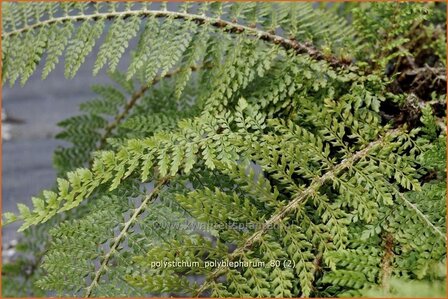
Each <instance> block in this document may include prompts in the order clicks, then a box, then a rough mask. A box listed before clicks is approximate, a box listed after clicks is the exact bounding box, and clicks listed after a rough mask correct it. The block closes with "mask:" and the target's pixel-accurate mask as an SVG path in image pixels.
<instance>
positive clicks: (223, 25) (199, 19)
mask: <svg viewBox="0 0 448 299" xmlns="http://www.w3.org/2000/svg"><path fill="white" fill-rule="evenodd" d="M130 16H141V17H147V16H155V17H158V18H163V17H170V18H174V19H182V20H189V21H193V22H196V23H197V24H199V25H204V24H207V25H211V26H213V27H216V28H219V29H222V30H224V31H226V32H229V33H236V34H247V35H250V36H254V37H256V38H259V39H261V40H264V41H266V42H269V43H273V44H277V45H280V46H282V47H283V48H285V49H288V50H289V49H293V50H295V51H296V52H297V53H299V54H308V55H310V56H311V57H313V58H314V59H316V60H325V61H327V62H328V63H329V64H330V65H332V66H335V67H342V66H346V65H349V64H350V63H351V62H348V61H345V60H341V59H338V58H336V57H334V56H331V55H324V54H323V53H322V52H320V51H319V50H317V49H316V48H315V47H313V46H309V45H306V44H304V43H300V42H298V41H296V40H293V39H289V38H285V37H283V36H280V35H276V34H274V33H270V32H267V31H263V30H260V29H257V28H255V27H249V26H245V25H241V24H238V23H235V22H230V21H225V20H222V19H219V18H212V17H207V16H205V15H197V14H190V13H185V12H177V11H158V10H146V9H143V10H126V11H120V12H101V13H100V12H98V13H94V14H80V15H73V16H68V15H67V16H63V17H56V18H49V19H47V20H44V21H39V22H36V23H34V24H32V25H28V26H24V27H22V28H20V29H16V30H12V31H9V32H5V33H3V34H2V38H8V37H10V36H13V35H17V34H20V33H23V32H27V31H29V30H33V29H36V28H40V27H43V26H46V25H50V24H55V23H63V22H69V21H87V20H98V19H115V18H120V17H121V18H127V17H130Z"/></svg>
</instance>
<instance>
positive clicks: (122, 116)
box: [97, 66, 201, 150]
mask: <svg viewBox="0 0 448 299" xmlns="http://www.w3.org/2000/svg"><path fill="white" fill-rule="evenodd" d="M200 68H201V67H199V66H191V67H190V69H191V70H192V71H193V72H195V71H197V70H198V69H200ZM181 70H182V68H178V69H176V70H175V71H172V72H170V73H167V74H166V75H165V76H163V77H157V78H155V79H154V80H152V81H151V82H150V83H148V84H143V85H142V86H141V87H140V89H139V90H137V91H136V92H134V93H133V94H132V95H131V97H130V99H129V101H128V102H127V103H126V105H125V106H124V110H123V111H122V112H121V113H120V114H118V115H117V116H116V117H115V119H114V121H113V122H111V123H109V124H108V125H107V126H106V128H105V129H104V133H103V135H102V136H101V139H100V142H99V145H98V148H97V150H101V149H103V148H104V146H105V145H106V141H107V138H109V136H110V135H111V133H112V131H113V130H114V129H115V128H116V127H118V126H119V125H120V123H121V122H122V121H123V120H124V119H125V118H126V116H127V115H128V114H129V112H130V111H131V110H132V108H133V107H134V106H135V104H137V102H138V101H139V100H140V99H141V98H142V97H143V96H144V94H145V92H146V91H147V90H148V89H149V88H150V87H151V86H153V85H155V84H157V83H159V82H160V81H161V80H162V79H165V78H170V77H173V76H175V75H176V74H178V73H179V72H180V71H181Z"/></svg>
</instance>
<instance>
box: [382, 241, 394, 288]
mask: <svg viewBox="0 0 448 299" xmlns="http://www.w3.org/2000/svg"><path fill="white" fill-rule="evenodd" d="M383 242H384V254H383V257H382V259H381V274H380V276H381V277H380V283H381V287H382V288H383V290H384V292H386V293H388V292H389V279H390V276H391V274H392V260H393V258H394V252H393V248H394V238H393V236H392V234H391V233H385V234H384V235H383Z"/></svg>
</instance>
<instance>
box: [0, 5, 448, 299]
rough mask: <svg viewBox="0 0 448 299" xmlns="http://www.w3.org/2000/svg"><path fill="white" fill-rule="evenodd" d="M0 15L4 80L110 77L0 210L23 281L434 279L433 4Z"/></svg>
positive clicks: (69, 291)
mask: <svg viewBox="0 0 448 299" xmlns="http://www.w3.org/2000/svg"><path fill="white" fill-rule="evenodd" d="M2 8H3V9H2V21H3V24H2V25H3V32H2V75H3V76H2V80H3V82H4V83H8V82H9V83H10V84H11V85H14V84H15V83H16V82H17V81H20V83H21V84H25V83H26V81H27V80H28V79H29V78H30V76H32V75H33V74H34V73H35V72H36V71H37V70H38V69H40V70H42V77H43V78H45V77H47V76H48V74H49V73H50V72H51V71H52V70H53V69H54V68H55V66H56V64H57V63H58V62H59V60H60V59H61V57H63V59H64V64H65V75H66V76H67V77H68V78H72V77H74V76H75V75H76V73H77V71H78V69H79V67H80V66H81V65H82V64H83V63H84V60H85V58H86V56H87V55H89V53H90V52H92V51H93V49H95V48H98V50H97V51H96V52H95V55H96V57H97V58H96V61H95V63H94V65H93V74H97V73H98V72H100V71H101V70H102V69H103V68H107V69H108V72H109V75H110V77H111V79H112V80H113V81H114V83H113V84H111V85H108V86H94V87H93V90H94V92H95V93H96V94H97V95H98V96H97V98H95V99H92V100H91V101H88V102H85V103H84V104H82V105H81V107H80V108H81V111H82V112H83V114H82V115H80V116H76V117H72V118H70V119H67V120H65V121H63V122H61V123H60V126H61V128H62V131H61V133H59V134H58V135H57V136H56V137H57V138H60V139H64V140H66V141H69V142H71V143H72V145H71V146H69V147H66V148H59V149H57V151H56V152H55V156H54V162H55V167H56V169H57V170H58V173H59V178H58V179H57V182H56V183H55V186H54V188H53V189H51V190H45V191H43V192H42V193H41V194H39V195H37V196H36V197H33V198H32V205H33V206H32V207H31V208H30V207H28V206H26V205H24V204H19V205H18V209H19V213H17V214H14V213H11V212H6V213H4V218H5V221H4V223H10V222H13V221H21V222H22V223H23V224H22V226H21V228H20V231H24V233H25V236H26V238H27V239H28V241H29V240H31V238H32V237H33V235H34V234H37V233H38V234H39V236H41V238H40V239H39V240H38V241H35V242H41V243H42V242H43V245H42V246H40V247H39V248H37V249H34V251H33V253H34V254H35V255H36V258H35V259H33V261H31V263H33V265H34V266H35V267H34V268H35V269H38V271H35V272H33V273H32V275H31V277H27V279H31V280H32V285H33V286H34V287H36V288H38V289H42V290H44V291H48V292H52V293H51V294H57V295H59V296H76V297H79V296H85V297H122V296H123V297H144V296H213V297H336V296H362V295H367V296H368V295H373V296H376V294H387V296H392V295H400V293H399V292H400V287H399V286H401V285H403V286H406V285H414V284H415V285H425V286H427V288H429V289H430V288H431V286H437V287H441V286H442V285H443V283H441V282H440V281H442V280H443V279H444V278H445V277H446V273H445V271H444V269H445V267H444V261H445V256H446V224H445V215H446V205H445V202H446V201H445V193H446V187H445V180H446V171H445V166H444V165H445V163H446V161H445V149H446V137H445V130H444V128H445V124H444V123H445V120H444V116H445V115H444V110H443V109H441V107H444V102H445V101H444V97H445V94H446V88H445V85H443V84H441V83H440V82H441V80H442V81H443V80H445V79H444V78H445V75H443V76H440V73H443V74H444V73H445V65H446V62H445V56H444V55H445V52H446V49H444V47H445V33H444V32H443V30H442V31H440V30H439V29H440V24H441V23H444V22H445V21H446V15H445V13H444V11H445V8H444V7H443V6H441V5H440V4H434V3H372V4H365V3H363V4H333V5H332V6H331V7H329V6H328V5H321V6H319V7H316V6H315V5H313V4H310V3H300V2H291V3H263V2H237V3H225V2H218V3H208V2H202V3H192V2H185V3H181V4H179V5H176V6H174V5H168V4H167V3H156V4H149V3H144V2H142V3H130V2H127V3H115V2H113V3H102V2H95V3H82V2H77V3H69V2H62V3H57V2H48V3H46V2H45V3H44V2H36V3H15V2H14V3H2ZM436 28H439V29H436ZM437 30H439V31H437ZM416 32H418V33H420V34H421V37H420V39H421V40H423V41H424V40H428V39H431V40H432V43H430V44H429V43H423V44H422V43H420V44H415V43H414V42H413V39H412V37H413V36H414V35H415V33H416ZM437 32H438V33H437ZM429 33H431V34H432V35H431V36H428V34H429ZM102 37H103V38H102ZM134 43H135V47H132V48H131V49H130V50H129V51H128V50H127V48H128V47H129V45H133V44H134ZM440 47H442V48H443V50H441V48H440ZM424 53H430V54H433V55H427V54H425V55H424ZM123 55H129V56H130V62H129V64H128V66H127V68H126V70H119V68H118V66H119V63H120V60H121V57H122V56H123ZM426 71H432V72H433V74H434V76H433V75H431V76H421V72H426ZM412 74H415V75H412ZM403 76H404V77H403ZM409 76H413V77H412V78H413V80H414V81H412V84H411V88H406V84H404V83H403V82H409V78H408V77H409ZM405 79H406V80H407V81H406V80H405ZM445 83H446V81H445ZM413 84H414V85H415V86H414V85H413ZM416 86H418V88H419V89H418V90H419V92H417V91H416V90H417V87H416ZM421 90H424V91H425V92H424V93H422V92H420V91H421ZM25 262H26V261H25ZM34 268H33V269H34ZM441 268H442V269H443V271H441V270H440V269H441ZM13 269H14V267H11V272H10V273H11V274H10V275H8V273H7V274H6V278H7V279H6V280H4V284H5V285H6V284H8V283H10V284H13V282H12V281H14V279H16V278H15V276H14V271H13ZM19 269H20V267H19ZM19 280H20V279H19ZM397 288H398V294H397ZM441 293H443V291H442V290H437V292H434V293H432V294H429V295H435V296H438V295H439V294H441ZM403 294H404V295H405V296H406V295H408V294H407V293H403ZM426 295H428V294H426V293H425V296H426Z"/></svg>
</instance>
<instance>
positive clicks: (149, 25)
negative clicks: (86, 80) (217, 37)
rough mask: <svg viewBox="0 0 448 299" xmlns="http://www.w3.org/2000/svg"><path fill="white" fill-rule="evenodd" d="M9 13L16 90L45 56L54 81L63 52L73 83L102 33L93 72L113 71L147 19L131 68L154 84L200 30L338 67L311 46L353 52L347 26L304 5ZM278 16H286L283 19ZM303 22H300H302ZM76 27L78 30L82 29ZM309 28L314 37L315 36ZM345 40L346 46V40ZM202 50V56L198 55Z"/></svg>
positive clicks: (30, 8)
mask: <svg viewBox="0 0 448 299" xmlns="http://www.w3.org/2000/svg"><path fill="white" fill-rule="evenodd" d="M3 6H4V7H5V9H4V10H3V16H4V17H3V28H4V32H2V38H3V40H4V42H3V49H2V51H3V54H4V56H3V57H4V61H3V63H4V72H3V74H4V76H3V80H4V81H5V80H8V79H9V81H10V83H11V84H14V82H15V81H16V80H17V79H18V78H19V77H20V78H21V83H22V84H24V83H25V82H26V81H27V80H28V78H29V76H30V75H31V74H32V73H33V72H34V71H35V69H36V65H37V64H38V63H39V62H40V60H41V59H42V57H43V56H44V54H46V53H47V58H46V61H47V62H46V66H45V68H44V71H43V74H42V75H43V77H46V76H47V75H48V74H49V73H50V71H51V70H52V69H53V68H54V66H55V64H56V63H57V62H58V60H59V57H60V56H61V55H62V54H63V52H64V51H65V56H64V57H65V75H66V76H67V77H68V78H71V77H73V76H74V75H75V74H76V72H77V70H78V69H79V67H80V66H81V65H82V64H83V62H84V59H85V57H86V56H87V55H88V54H89V53H90V52H91V51H92V49H93V47H94V45H95V44H96V41H97V39H98V38H99V37H100V36H101V35H102V34H103V31H107V34H106V38H105V40H104V42H103V43H102V45H101V46H100V50H99V53H98V57H97V59H96V62H95V65H94V68H93V71H94V73H97V72H98V71H99V70H100V69H101V68H102V67H103V66H104V65H105V64H108V66H109V69H110V70H112V71H114V70H115V68H116V67H117V65H118V63H119V61H120V58H121V56H122V55H123V54H124V52H125V50H126V48H127V47H128V45H129V41H130V40H131V39H132V38H133V37H134V36H136V35H138V34H139V31H140V30H139V29H140V23H141V20H142V19H146V25H145V28H146V29H145V30H143V32H142V33H141V34H140V35H139V41H138V45H139V46H138V47H137V50H136V51H135V53H134V55H133V59H132V62H131V65H130V67H129V70H128V79H130V77H132V76H133V75H134V74H135V73H136V72H137V71H138V70H139V69H140V68H141V67H142V66H143V65H145V69H146V71H145V72H146V79H147V81H151V80H152V79H153V78H154V77H155V74H156V73H157V72H158V71H160V72H161V73H162V76H163V74H164V73H166V72H168V71H169V70H170V69H171V68H172V67H173V65H175V64H177V63H179V62H180V61H181V57H182V55H183V53H184V51H185V50H186V48H187V46H188V44H189V42H190V40H192V39H193V38H195V37H198V36H195V32H196V31H197V27H198V26H201V27H205V28H209V30H207V34H208V35H210V34H211V35H213V34H215V32H217V31H219V32H227V33H229V34H243V35H245V36H249V37H253V38H256V39H261V40H264V41H266V42H268V43H272V44H279V45H280V46H282V47H284V48H286V49H294V50H296V51H297V52H299V53H307V54H309V55H311V56H313V57H314V58H316V59H322V60H328V61H330V62H331V63H332V64H334V65H344V64H346V62H345V61H344V60H338V58H336V57H337V55H339V53H334V54H336V56H334V55H333V53H332V51H331V50H326V51H327V54H323V53H321V52H319V51H318V50H317V49H315V48H314V47H313V46H308V45H307V44H306V43H305V42H306V41H307V40H308V39H309V38H311V41H312V42H316V44H320V45H325V46H324V47H329V48H328V49H330V48H332V47H333V45H332V44H331V42H330V43H329V42H328V41H329V40H330V41H331V40H332V38H333V37H334V41H335V42H334V43H335V44H336V43H338V46H339V43H340V42H341V41H342V43H347V48H349V46H348V44H349V42H351V41H352V40H353V37H354V35H353V34H352V33H350V34H349V32H350V30H348V31H347V30H343V31H341V30H340V29H341V26H342V27H344V26H345V27H346V26H348V25H347V24H344V23H345V22H344V21H343V20H339V21H338V25H337V26H339V27H335V24H334V22H333V20H332V19H331V17H330V16H329V17H326V18H322V16H327V15H328V13H323V12H320V11H319V10H315V9H313V8H312V7H311V6H310V5H308V4H303V3H297V4H289V3H288V4H281V3H276V4H272V5H271V4H256V5H251V4H248V3H239V4H232V5H225V6H224V7H222V8H221V9H220V10H219V11H217V12H216V13H213V6H211V8H210V9H207V7H206V6H203V11H202V12H201V13H200V14H199V13H198V14H195V13H191V12H188V11H186V10H183V11H170V10H164V9H161V10H156V9H151V8H150V7H148V6H147V5H146V4H136V5H131V4H128V5H126V6H122V5H120V4H118V3H111V4H101V3H97V4H89V3H77V4H76V5H75V4H73V5H72V4H59V3H51V4H48V5H27V4H22V3H5V4H4V5H3ZM234 6H235V7H234ZM291 8H292V11H296V12H300V13H302V14H303V16H305V15H306V16H308V17H307V18H306V19H305V18H304V19H303V20H302V21H301V23H300V24H297V19H296V18H287V16H288V15H289V14H287V13H286V11H287V10H290V9H291ZM278 9H280V13H278V12H277V11H278ZM209 14H211V16H209ZM227 16H229V17H231V20H230V21H229V20H227ZM293 16H295V15H293ZM297 18H299V19H300V15H298V16H297ZM22 20H23V21H22ZM323 20H324V22H323ZM238 21H241V22H238ZM109 22H112V24H111V25H110V26H108V27H105V25H104V24H105V23H109ZM77 23H79V26H75V24H77ZM256 24H259V25H261V27H262V28H261V29H258V28H256V27H255V26H254V25H256ZM314 25H318V26H320V27H321V29H317V28H316V29H314V27H315V26H314ZM213 28H214V29H213ZM280 28H283V29H285V30H288V28H297V29H296V30H294V29H292V30H290V32H289V33H290V37H291V38H289V37H283V36H281V35H276V30H277V29H280ZM310 28H313V29H311V31H310ZM298 30H299V31H298ZM313 30H315V31H313ZM299 32H300V33H301V34H304V35H305V36H306V35H307V34H308V36H307V38H308V39H307V40H305V41H301V38H300V37H301V36H299V35H297V34H298V33H299ZM336 32H337V33H338V34H336ZM342 35H343V36H344V38H341V36H342ZM31 45H33V46H31ZM148 46H149V47H150V48H151V49H152V50H151V51H150V53H152V54H151V55H150V56H148V55H149V54H148V52H146V51H145V52H146V53H145V52H142V50H143V49H145V50H146V48H147V47H148ZM326 49H327V48H326ZM333 49H336V47H333ZM168 50H169V51H168ZM199 50H200V49H195V51H199ZM156 53H159V54H160V55H157V54H156ZM193 54H196V55H198V54H199V53H193ZM189 55H191V54H189ZM13 61H14V63H15V64H16V65H19V67H16V68H13V69H12V68H10V67H8V65H10V64H11V63H12V62H13Z"/></svg>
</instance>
